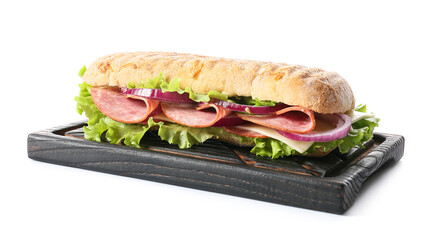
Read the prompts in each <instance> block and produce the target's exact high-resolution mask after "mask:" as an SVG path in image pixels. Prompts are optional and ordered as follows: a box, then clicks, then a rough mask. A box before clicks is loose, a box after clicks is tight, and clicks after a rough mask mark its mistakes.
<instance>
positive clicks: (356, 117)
mask: <svg viewBox="0 0 424 240" xmlns="http://www.w3.org/2000/svg"><path fill="white" fill-rule="evenodd" d="M345 114H346V115H348V116H349V117H350V118H351V119H352V123H354V122H357V121H359V120H361V119H364V118H369V117H375V115H374V113H363V112H358V111H354V110H351V111H348V112H346V113H345Z"/></svg>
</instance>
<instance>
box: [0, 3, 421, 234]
mask: <svg viewBox="0 0 424 240" xmlns="http://www.w3.org/2000/svg"><path fill="white" fill-rule="evenodd" d="M153 2H154V1H147V2H141V1H133V2H131V1H119V2H113V1H97V2H91V1H69V2H68V3H62V2H60V1H50V2H48V1H27V2H24V1H13V3H6V1H2V2H1V3H0V26H1V28H0V30H1V31H0V61H1V62H0V68H1V82H2V86H3V87H2V91H1V94H0V98H1V120H0V121H1V125H0V126H1V137H0V141H1V144H0V148H1V153H2V154H1V160H0V239H152V238H168V239H169V238H171V237H172V238H183V239H189V238H197V239H199V238H200V239H203V238H206V239H227V238H230V237H231V238H233V239H249V238H253V239H270V238H286V239H294V238H295V239H303V238H305V239H306V238H310V239H321V238H326V239H332V238H333V239H335V238H337V239H358V238H360V239H363V238H364V237H365V238H369V239H371V238H370V237H378V239H383V238H387V237H391V238H393V239H394V238H399V237H402V238H404V239H405V238H406V239H410V237H411V236H416V238H419V237H422V236H423V234H422V218H423V214H424V209H423V198H422V195H423V194H422V192H423V187H422V186H423V175H422V171H423V169H424V164H423V161H424V159H423V154H422V146H423V145H422V141H421V138H422V124H423V123H422V119H423V113H422V103H423V96H422V94H423V93H424V92H423V87H422V82H423V80H424V77H423V70H424V67H423V65H424V60H423V55H424V48H423V43H424V37H423V23H424V17H423V16H424V14H423V9H424V8H423V6H422V5H420V4H419V1H415V2H414V1H398V2H394V1H351V3H341V1H316V2H314V1H293V3H284V2H282V1H275V2H272V1H257V2H253V1H240V2H230V1H216V0H215V1H211V2H208V3H207V2H203V3H201V2H200V1H199V2H195V1H192V2H188V1H181V0H180V1H156V2H155V3H153ZM294 2H295V3H294ZM140 50H141V51H153V50H159V51H176V52H188V53H196V54H204V55H212V56H219V57H231V58H242V59H255V60H269V61H276V62H287V63H293V64H302V65H307V66H315V67H321V68H324V69H326V70H331V71H337V72H338V73H339V74H341V75H342V76H343V77H344V78H346V79H347V80H348V81H349V83H350V85H351V87H352V89H353V91H354V93H355V97H356V99H357V102H358V103H366V104H367V105H368V107H369V110H371V111H373V112H375V113H376V114H377V115H378V116H379V117H380V118H381V126H380V127H379V129H377V131H380V132H388V133H396V134H401V135H404V136H405V138H406V152H405V155H404V157H403V158H402V160H401V161H400V162H399V163H397V164H394V165H391V166H390V167H387V168H385V170H384V171H381V172H378V173H377V174H376V176H375V177H373V178H372V179H371V180H370V181H368V182H367V183H366V185H365V186H364V188H363V190H362V191H361V192H360V195H359V197H358V198H357V200H356V202H355V203H354V205H353V206H352V207H351V209H350V210H348V211H347V212H346V213H345V214H344V215H334V214H328V213H321V212H316V211H311V210H304V209H300V208H293V207H287V206H282V205H277V204H270V203H266V202H260V201H254V200H248V199H243V198H238V197H232V196H226V195H222V194H215V193H209V192H204V191H198V190H192V189H186V188H181V187H175V186H170V185H165V184H158V183H153V182H148V181H143V180H137V179H131V178H125V177H119V176H113V175H108V174H102V173H96V172H91V171H85V170H80V169H73V168H68V167H62V166H56V165H51V164H45V163H40V162H36V161H33V160H31V159H29V158H28V157H27V152H26V151H27V150H26V139H27V135H28V134H29V133H31V132H35V131H38V130H42V129H46V128H50V127H54V126H58V125H62V124H66V123H70V122H74V121H78V120H83V119H84V117H83V116H80V115H78V113H77V112H76V111H75V102H74V100H73V99H74V96H75V95H77V94H78V86H77V85H78V83H80V82H81V80H80V78H79V77H78V76H77V73H78V71H79V69H80V67H82V66H83V65H89V64H90V63H91V62H92V61H94V60H95V59H96V58H97V57H100V56H103V55H106V54H109V53H114V52H121V51H140Z"/></svg>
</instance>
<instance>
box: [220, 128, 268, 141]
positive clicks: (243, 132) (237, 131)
mask: <svg viewBox="0 0 424 240" xmlns="http://www.w3.org/2000/svg"><path fill="white" fill-rule="evenodd" d="M222 128H223V129H224V130H225V131H227V132H229V133H232V134H236V135H239V136H243V137H251V138H267V137H268V136H265V135H263V134H260V133H257V132H253V131H249V130H245V129H240V128H238V127H237V126H235V127H233V126H231V127H222Z"/></svg>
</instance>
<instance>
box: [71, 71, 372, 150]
mask: <svg viewBox="0 0 424 240" xmlns="http://www.w3.org/2000/svg"><path fill="white" fill-rule="evenodd" d="M83 74H84V69H82V70H81V71H80V76H82V75H83ZM75 100H76V101H77V111H78V112H79V113H80V114H82V113H83V112H84V113H85V115H86V116H87V117H88V122H87V126H86V127H84V133H85V134H84V135H85V138H86V139H89V140H94V141H98V142H100V141H107V142H110V143H114V144H124V145H126V146H131V147H136V148H139V147H141V146H142V145H143V141H142V138H143V136H144V134H145V133H146V132H147V131H148V130H149V129H150V130H153V131H157V134H158V136H159V137H160V138H161V139H162V140H164V141H167V142H169V143H170V144H177V145H178V146H179V147H180V148H190V147H192V146H193V145H195V144H199V143H202V142H204V141H206V140H208V139H212V138H213V139H224V140H225V139H232V140H233V141H234V139H236V141H239V143H240V144H244V145H250V146H253V148H252V149H251V153H253V154H256V155H259V156H266V157H271V158H280V157H284V156H290V155H314V154H316V153H317V152H328V151H331V150H332V149H334V148H338V149H339V151H340V152H341V153H346V152H348V151H349V150H350V149H351V148H352V147H355V146H360V147H361V146H363V143H364V142H366V141H368V140H370V139H371V138H372V134H373V130H374V128H375V127H376V126H378V121H379V119H377V118H375V117H374V115H373V114H368V113H366V106H365V105H359V106H358V107H357V108H355V109H354V110H353V111H350V112H348V113H344V114H342V113H340V114H319V113H315V112H313V111H311V110H309V109H306V108H303V107H300V106H288V105H285V104H282V103H276V102H272V101H260V100H258V99H253V98H251V97H228V96H226V95H225V94H223V93H220V92H217V91H210V92H208V93H207V94H199V93H194V92H192V91H191V90H190V89H189V88H186V89H181V88H180V87H179V79H173V80H171V81H169V82H167V81H166V80H165V77H164V76H163V75H162V74H161V75H160V76H158V77H156V78H154V79H148V80H144V81H140V82H138V83H129V84H128V86H127V87H126V88H118V87H92V86H90V85H88V84H87V83H82V84H80V94H79V96H77V97H76V98H75Z"/></svg>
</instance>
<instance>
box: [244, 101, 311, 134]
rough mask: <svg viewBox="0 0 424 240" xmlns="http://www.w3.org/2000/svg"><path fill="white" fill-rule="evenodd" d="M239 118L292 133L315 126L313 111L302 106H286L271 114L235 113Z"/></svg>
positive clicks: (301, 131)
mask: <svg viewBox="0 0 424 240" xmlns="http://www.w3.org/2000/svg"><path fill="white" fill-rule="evenodd" d="M237 116H239V118H241V119H243V120H246V121H249V122H253V123H256V124H258V125H262V126H265V127H269V128H273V129H277V130H281V131H285V132H292V133H308V132H310V131H312V130H314V128H315V116H314V112H313V111H311V110H309V109H307V108H303V107H287V108H284V109H281V110H280V111H277V112H276V113H275V114H273V115H248V114H242V113H237Z"/></svg>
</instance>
